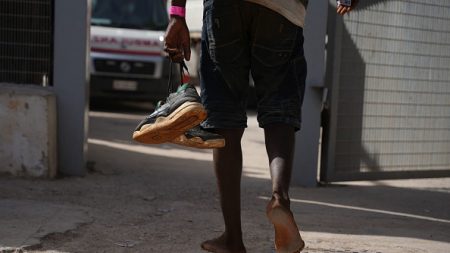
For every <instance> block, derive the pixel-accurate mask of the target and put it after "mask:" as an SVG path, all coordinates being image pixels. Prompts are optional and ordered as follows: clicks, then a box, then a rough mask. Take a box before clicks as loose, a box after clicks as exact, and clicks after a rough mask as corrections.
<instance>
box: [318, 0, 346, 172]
mask: <svg viewBox="0 0 450 253" xmlns="http://www.w3.org/2000/svg"><path fill="white" fill-rule="evenodd" d="M335 4H336V3H335V1H334V0H330V5H335ZM328 18H329V22H328V32H329V34H328V46H327V65H328V66H327V67H328V69H327V77H326V83H327V86H328V89H329V113H328V116H329V119H328V126H327V130H328V132H327V133H326V134H325V135H326V136H327V137H328V138H327V139H325V140H322V143H325V144H324V148H325V149H324V155H323V156H322V157H323V159H324V160H323V162H322V163H321V164H322V166H323V167H322V168H321V173H320V177H321V181H322V180H323V181H328V180H329V179H330V178H331V177H332V175H333V173H334V162H335V152H336V150H335V147H336V130H337V129H336V128H337V113H338V98H339V73H340V67H341V64H340V59H341V49H342V28H343V23H342V18H338V17H337V15H336V12H335V8H333V7H331V8H330V11H329V17H328Z"/></svg>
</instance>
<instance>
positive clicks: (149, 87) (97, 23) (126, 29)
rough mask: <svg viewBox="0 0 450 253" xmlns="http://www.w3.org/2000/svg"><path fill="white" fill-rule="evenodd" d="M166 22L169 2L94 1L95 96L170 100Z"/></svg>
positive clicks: (93, 88)
mask: <svg viewBox="0 0 450 253" xmlns="http://www.w3.org/2000/svg"><path fill="white" fill-rule="evenodd" d="M167 24H168V14H167V7H166V1H165V0H93V1H92V20H91V84H90V92H91V94H90V95H91V97H109V98H120V99H133V100H136V99H145V100H148V101H156V100H159V99H163V98H165V97H166V96H167V82H168V78H169V61H168V59H167V57H165V53H164V51H163V47H164V32H165V29H166V27H167Z"/></svg>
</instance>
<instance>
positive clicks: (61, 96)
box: [53, 0, 90, 176]
mask: <svg viewBox="0 0 450 253" xmlns="http://www.w3.org/2000/svg"><path fill="white" fill-rule="evenodd" d="M54 4H55V19H54V36H55V37H54V38H55V39H54V63H53V64H54V65H53V66H54V67H53V69H54V72H53V73H54V74H53V77H54V80H53V81H54V90H55V92H56V95H57V99H58V104H57V108H58V151H59V154H58V156H59V159H58V161H59V170H60V172H61V173H62V174H65V175H70V176H82V175H85V174H86V153H87V130H88V103H89V97H88V82H89V75H88V74H89V73H88V56H89V34H90V32H89V31H90V0H78V1H59V0H55V1H54Z"/></svg>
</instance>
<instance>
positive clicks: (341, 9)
mask: <svg viewBox="0 0 450 253" xmlns="http://www.w3.org/2000/svg"><path fill="white" fill-rule="evenodd" d="M358 3H359V0H352V6H344V5H338V7H337V13H338V14H341V15H344V14H346V13H348V12H350V11H351V10H353V9H354V8H355V7H356V6H357V5H358Z"/></svg>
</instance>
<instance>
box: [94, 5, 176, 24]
mask: <svg viewBox="0 0 450 253" xmlns="http://www.w3.org/2000/svg"><path fill="white" fill-rule="evenodd" d="M167 24H168V15H167V9H166V1H165V0H93V1H92V19H91V25H96V26H107V27H118V28H131V29H142V30H156V31H162V30H165V29H166V27H167Z"/></svg>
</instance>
